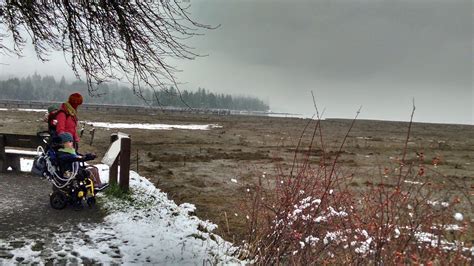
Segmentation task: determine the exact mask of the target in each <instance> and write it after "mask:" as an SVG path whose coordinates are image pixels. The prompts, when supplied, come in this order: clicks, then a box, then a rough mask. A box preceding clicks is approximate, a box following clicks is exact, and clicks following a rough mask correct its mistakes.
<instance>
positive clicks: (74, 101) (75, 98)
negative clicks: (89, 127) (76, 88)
mask: <svg viewBox="0 0 474 266" xmlns="http://www.w3.org/2000/svg"><path fill="white" fill-rule="evenodd" d="M82 100H83V99H82V95H81V94H79V93H77V92H75V93H73V94H71V95H69V99H68V100H67V101H68V102H69V103H70V104H71V106H72V107H73V108H74V109H75V108H77V107H78V106H79V105H81V104H82Z"/></svg>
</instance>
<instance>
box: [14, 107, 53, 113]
mask: <svg viewBox="0 0 474 266" xmlns="http://www.w3.org/2000/svg"><path fill="white" fill-rule="evenodd" d="M16 110H17V111H20V112H38V113H46V112H48V110H46V109H28V108H18V109H16Z"/></svg>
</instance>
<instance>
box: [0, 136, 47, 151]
mask: <svg viewBox="0 0 474 266" xmlns="http://www.w3.org/2000/svg"><path fill="white" fill-rule="evenodd" d="M7 146H8V147H17V148H31V149H36V147H38V146H42V147H45V146H46V144H45V143H44V142H43V140H42V139H41V138H40V137H38V136H36V135H20V134H4V133H0V150H4V149H5V147H7Z"/></svg>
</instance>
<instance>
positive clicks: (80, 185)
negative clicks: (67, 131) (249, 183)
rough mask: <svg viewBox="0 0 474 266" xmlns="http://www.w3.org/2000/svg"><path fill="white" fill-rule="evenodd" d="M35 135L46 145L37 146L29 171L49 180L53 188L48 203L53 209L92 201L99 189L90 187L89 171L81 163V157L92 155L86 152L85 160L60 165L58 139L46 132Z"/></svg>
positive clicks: (76, 206) (89, 203)
mask: <svg viewBox="0 0 474 266" xmlns="http://www.w3.org/2000/svg"><path fill="white" fill-rule="evenodd" d="M38 136H39V137H41V138H42V139H43V141H44V142H45V143H46V148H43V147H41V146H39V147H38V148H37V151H38V156H37V157H36V158H35V160H34V161H33V167H32V172H33V173H34V174H36V175H39V176H42V177H45V178H46V179H48V180H49V181H50V182H51V183H52V185H53V189H52V193H51V194H50V197H49V202H50V205H51V207H52V208H53V209H57V210H60V209H64V208H65V207H66V206H67V205H72V206H74V207H75V208H82V207H83V206H84V205H83V202H86V203H87V205H88V206H89V207H91V206H93V205H95V202H96V200H95V196H96V193H97V192H99V189H97V188H95V187H94V182H93V178H92V176H91V175H92V173H91V172H90V171H88V170H87V169H86V165H85V161H88V160H93V159H95V156H86V158H85V160H81V161H76V162H72V167H70V169H68V170H65V169H62V168H63V167H61V162H60V158H59V156H58V150H59V148H60V144H59V142H58V140H57V139H55V137H51V136H50V135H49V133H47V132H41V133H38Z"/></svg>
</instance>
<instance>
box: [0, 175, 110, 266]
mask: <svg viewBox="0 0 474 266" xmlns="http://www.w3.org/2000/svg"><path fill="white" fill-rule="evenodd" d="M50 192H51V184H50V183H49V182H48V181H47V180H45V179H41V178H39V177H37V176H33V175H30V174H26V173H21V174H16V173H7V174H4V173H2V174H0V195H1V197H0V259H2V258H4V259H8V258H11V257H13V255H12V254H11V253H10V250H11V249H12V248H21V247H23V246H25V245H28V244H29V242H30V241H31V240H36V244H35V245H36V246H35V247H34V250H37V251H42V252H44V253H45V254H44V256H45V257H46V258H47V257H48V254H47V249H45V246H48V245H50V244H51V238H52V237H53V236H54V234H58V233H63V232H71V231H74V230H75V228H76V227H77V226H78V225H79V224H91V225H93V224H95V223H100V222H101V221H102V220H103V216H104V214H103V212H102V211H101V210H100V208H99V207H93V208H88V207H85V208H84V209H83V210H80V211H75V210H73V208H71V207H68V208H66V209H64V210H54V209H52V208H51V207H50V205H49V194H50ZM58 248H59V247H58ZM56 262H58V261H56Z"/></svg>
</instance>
